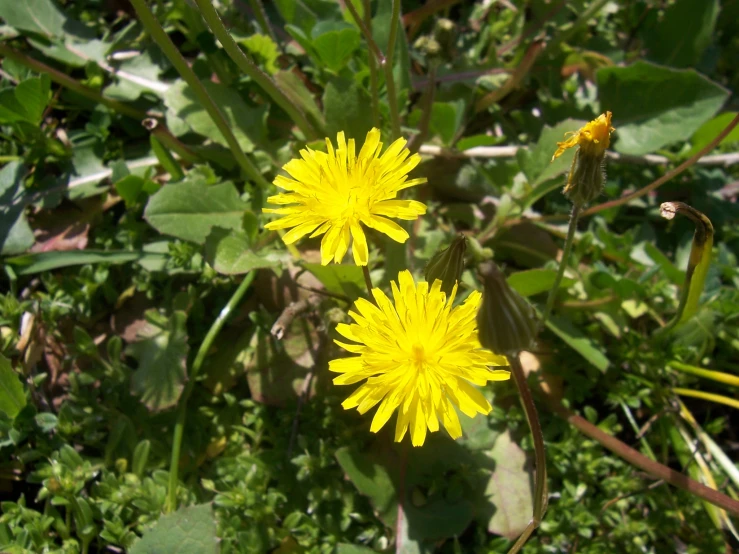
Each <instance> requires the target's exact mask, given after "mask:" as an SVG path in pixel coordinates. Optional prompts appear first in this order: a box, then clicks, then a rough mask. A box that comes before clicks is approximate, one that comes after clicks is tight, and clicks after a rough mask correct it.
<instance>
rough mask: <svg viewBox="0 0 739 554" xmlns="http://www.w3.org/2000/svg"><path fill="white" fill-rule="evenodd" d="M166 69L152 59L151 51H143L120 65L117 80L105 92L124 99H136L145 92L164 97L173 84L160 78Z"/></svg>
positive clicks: (107, 95) (110, 96)
mask: <svg viewBox="0 0 739 554" xmlns="http://www.w3.org/2000/svg"><path fill="white" fill-rule="evenodd" d="M164 69H165V68H163V67H161V66H160V65H159V64H158V63H157V62H155V61H154V59H152V55H151V53H150V52H148V51H144V52H141V53H140V54H139V55H138V56H134V57H133V58H131V59H128V60H125V61H123V62H121V63H120V64H119V65H118V67H117V68H116V73H115V82H114V83H113V84H111V85H108V86H107V87H105V89H104V90H103V93H104V95H105V96H106V97H108V98H114V99H116V100H124V101H134V100H136V99H138V97H139V96H141V94H143V93H149V94H154V95H156V96H158V97H162V96H163V95H164V93H166V92H167V91H168V90H169V87H170V86H172V85H171V84H170V83H165V82H163V81H161V80H160V79H159V74H160V73H162V71H163V70H164Z"/></svg>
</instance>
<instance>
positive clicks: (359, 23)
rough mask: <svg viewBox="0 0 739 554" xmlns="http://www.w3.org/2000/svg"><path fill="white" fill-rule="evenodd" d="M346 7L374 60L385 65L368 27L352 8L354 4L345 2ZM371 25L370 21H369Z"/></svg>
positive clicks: (355, 9) (380, 51)
mask: <svg viewBox="0 0 739 554" xmlns="http://www.w3.org/2000/svg"><path fill="white" fill-rule="evenodd" d="M346 7H347V8H349V13H351V14H352V17H353V18H354V22H355V23H356V24H357V26H358V27H359V30H360V31H361V32H362V35H364V40H366V41H367V45H368V46H369V49H370V50H371V51H372V53H373V54H374V55H375V58H376V59H377V62H378V63H379V64H380V65H382V64H384V63H385V56H384V55H383V53H382V50H380V47H379V46H378V45H377V42H375V38H374V37H373V36H372V31H371V30H370V26H369V25H366V24H365V22H364V21H362V18H361V17H359V13H358V12H357V8H355V7H354V4H353V3H352V2H347V3H346ZM366 11H367V8H366V6H365V12H366ZM370 24H371V21H370Z"/></svg>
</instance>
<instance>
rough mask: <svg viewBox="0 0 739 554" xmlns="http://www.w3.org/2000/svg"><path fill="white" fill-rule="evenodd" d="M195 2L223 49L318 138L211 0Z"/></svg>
mask: <svg viewBox="0 0 739 554" xmlns="http://www.w3.org/2000/svg"><path fill="white" fill-rule="evenodd" d="M195 3H196V4H197V5H198V8H200V13H201V14H202V16H203V19H205V22H206V23H207V24H208V27H210V30H211V31H213V34H214V35H215V36H216V38H217V39H218V40H219V41H220V42H221V45H222V46H223V49H224V50H225V51H226V53H227V54H228V55H229V56H230V58H231V59H232V60H233V61H234V63H235V64H236V65H237V66H238V67H239V69H240V70H241V71H243V72H244V73H246V74H247V75H248V76H249V77H250V78H251V79H252V80H253V81H254V82H255V83H256V84H257V85H258V86H259V87H260V88H261V89H262V90H263V91H264V92H265V93H267V95H268V96H269V97H270V98H271V99H272V100H274V102H275V103H276V104H277V105H278V106H280V107H281V108H282V109H283V110H285V113H287V115H289V116H290V118H291V119H292V120H293V121H294V122H295V124H296V125H297V126H298V128H299V129H300V130H301V131H302V133H303V134H304V135H305V137H306V138H307V139H309V140H311V139H316V138H318V137H319V134H318V132H317V131H316V129H314V128H313V126H312V125H311V124H310V122H309V121H308V119H307V118H306V116H305V114H304V113H303V112H302V111H301V110H300V108H298V107H297V106H296V105H295V104H293V103H292V102H291V101H290V99H289V98H288V97H287V95H286V94H285V92H284V91H283V90H282V89H281V88H280V87H279V86H277V83H275V82H274V81H273V80H272V79H271V78H270V76H269V75H267V74H266V73H265V72H264V71H262V70H261V69H259V67H258V66H257V65H256V64H255V63H254V62H253V61H252V60H250V59H249V57H248V56H247V55H246V54H245V53H244V51H243V50H241V48H239V45H238V44H236V41H235V40H234V39H233V38H232V37H231V35H230V34H229V32H228V30H227V29H226V27H225V26H224V25H223V21H221V18H220V16H219V15H218V12H217V11H216V9H215V8H214V7H213V4H211V2H210V0H195Z"/></svg>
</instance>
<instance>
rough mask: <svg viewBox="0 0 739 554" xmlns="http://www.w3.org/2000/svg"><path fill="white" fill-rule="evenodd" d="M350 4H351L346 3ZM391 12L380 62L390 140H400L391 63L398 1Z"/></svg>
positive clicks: (395, 33) (397, 18)
mask: <svg viewBox="0 0 739 554" xmlns="http://www.w3.org/2000/svg"><path fill="white" fill-rule="evenodd" d="M348 3H349V4H351V2H348ZM392 9H393V12H392V16H391V17H390V36H389V38H388V41H387V55H386V56H385V61H384V62H380V65H381V66H382V69H383V71H384V72H385V86H386V87H387V102H388V105H389V106H390V126H391V128H392V139H393V140H397V139H399V138H400V112H399V110H398V95H397V93H396V91H395V79H394V77H393V61H394V60H395V42H396V40H397V38H398V23H399V21H400V0H393V8H392Z"/></svg>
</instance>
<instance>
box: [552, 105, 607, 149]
mask: <svg viewBox="0 0 739 554" xmlns="http://www.w3.org/2000/svg"><path fill="white" fill-rule="evenodd" d="M615 130H616V129H614V128H613V127H611V112H606V113H604V114H601V115H599V116H598V117H597V118H596V119H594V120H593V121H591V122H590V123H586V124H585V126H583V127H582V128H581V129H580V130H579V131H571V132H569V133H566V134H567V135H572V136H571V137H570V138H568V139H567V140H566V141H564V142H558V143H557V151H556V152H555V153H554V156H552V161H554V159H555V158H558V157H559V156H561V155H562V154H563V153H564V151H565V150H567V149H568V148H572V147H573V146H577V145H580V148H581V149H582V150H583V153H585V154H589V155H592V156H603V154H604V153H605V151H606V150H607V149H608V147H609V146H610V144H611V133H612V132H613V131H615Z"/></svg>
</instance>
